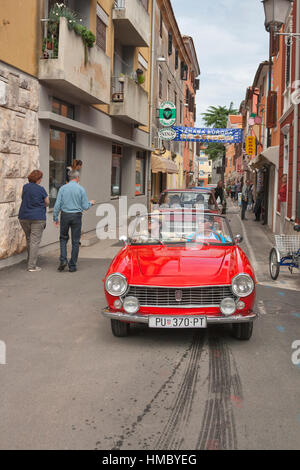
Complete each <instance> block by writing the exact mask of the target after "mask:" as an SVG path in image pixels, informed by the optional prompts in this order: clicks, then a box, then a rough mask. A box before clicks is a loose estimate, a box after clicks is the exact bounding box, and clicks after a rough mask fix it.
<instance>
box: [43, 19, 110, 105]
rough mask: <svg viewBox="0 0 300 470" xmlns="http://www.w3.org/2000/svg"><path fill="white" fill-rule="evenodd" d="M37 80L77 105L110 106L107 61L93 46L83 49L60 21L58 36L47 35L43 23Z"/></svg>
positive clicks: (65, 23) (65, 21) (75, 36)
mask: <svg viewBox="0 0 300 470" xmlns="http://www.w3.org/2000/svg"><path fill="white" fill-rule="evenodd" d="M44 23H45V28H44V32H45V37H44V41H43V53H42V57H41V59H40V63H39V79H40V80H41V81H43V82H44V83H46V84H49V85H50V86H52V87H55V89H57V90H58V91H60V92H61V93H63V94H64V95H66V96H69V97H70V98H73V99H75V100H76V102H79V103H81V102H82V103H86V104H109V103H110V58H109V57H108V56H107V55H106V54H105V52H104V51H103V50H102V49H101V48H99V47H98V46H97V45H94V46H93V47H91V48H89V49H87V48H85V46H84V44H83V41H82V38H81V37H80V36H78V35H77V34H76V33H75V32H74V31H70V30H69V28H68V25H67V20H66V18H60V23H59V30H58V35H56V36H53V35H51V34H50V35H49V31H48V28H47V20H44Z"/></svg>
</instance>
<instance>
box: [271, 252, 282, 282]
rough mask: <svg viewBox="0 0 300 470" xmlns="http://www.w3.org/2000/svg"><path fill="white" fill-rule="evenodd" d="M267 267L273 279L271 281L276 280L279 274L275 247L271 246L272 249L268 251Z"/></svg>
mask: <svg viewBox="0 0 300 470" xmlns="http://www.w3.org/2000/svg"><path fill="white" fill-rule="evenodd" d="M269 269H270V276H271V278H272V279H273V281H276V279H277V278H278V276H279V271H280V264H279V263H278V259H277V251H276V250H275V248H272V250H271V251H270V256H269Z"/></svg>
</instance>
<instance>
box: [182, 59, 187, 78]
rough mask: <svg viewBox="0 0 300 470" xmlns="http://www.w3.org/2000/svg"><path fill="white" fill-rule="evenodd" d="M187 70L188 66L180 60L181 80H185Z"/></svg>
mask: <svg viewBox="0 0 300 470" xmlns="http://www.w3.org/2000/svg"><path fill="white" fill-rule="evenodd" d="M187 72H188V66H187V65H186V64H185V63H184V62H181V68H180V78H181V80H187Z"/></svg>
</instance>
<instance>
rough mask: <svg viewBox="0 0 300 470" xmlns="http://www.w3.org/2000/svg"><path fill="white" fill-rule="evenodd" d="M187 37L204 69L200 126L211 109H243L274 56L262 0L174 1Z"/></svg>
mask: <svg viewBox="0 0 300 470" xmlns="http://www.w3.org/2000/svg"><path fill="white" fill-rule="evenodd" d="M171 1H172V5H173V9H174V12H175V16H176V19H177V22H178V25H179V28H180V30H181V33H182V34H183V35H187V36H192V37H193V39H194V42H195V47H196V51H197V55H198V61H199V65H200V69H201V75H200V91H198V92H197V125H198V126H201V125H203V123H202V122H201V116H200V114H201V113H202V112H204V111H206V109H207V108H208V107H209V106H218V105H220V106H225V105H226V106H229V104H230V102H231V101H233V103H234V105H235V107H236V108H237V109H238V108H239V106H240V103H241V101H242V100H243V99H244V97H245V93H246V89H247V87H248V86H250V85H252V82H253V79H254V75H255V72H256V70H257V67H258V65H259V64H260V62H262V61H264V60H267V59H268V56H269V45H268V44H269V39H268V34H267V32H266V31H265V28H264V9H263V5H262V3H261V1H260V0H171Z"/></svg>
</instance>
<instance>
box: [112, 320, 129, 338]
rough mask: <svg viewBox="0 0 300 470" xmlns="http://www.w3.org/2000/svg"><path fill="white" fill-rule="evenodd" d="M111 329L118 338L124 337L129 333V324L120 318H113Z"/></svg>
mask: <svg viewBox="0 0 300 470" xmlns="http://www.w3.org/2000/svg"><path fill="white" fill-rule="evenodd" d="M110 322H111V331H112V333H113V335H114V336H116V337H117V338H124V337H125V336H128V335H129V328H130V327H129V324H128V323H125V322H123V321H120V320H111V321H110Z"/></svg>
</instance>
